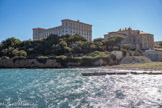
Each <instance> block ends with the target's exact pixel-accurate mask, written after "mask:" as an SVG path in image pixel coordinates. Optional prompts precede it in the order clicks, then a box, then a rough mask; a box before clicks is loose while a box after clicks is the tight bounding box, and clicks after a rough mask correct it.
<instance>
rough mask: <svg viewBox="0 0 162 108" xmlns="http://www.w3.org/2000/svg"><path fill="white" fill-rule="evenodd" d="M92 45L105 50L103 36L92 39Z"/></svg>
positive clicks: (99, 49)
mask: <svg viewBox="0 0 162 108" xmlns="http://www.w3.org/2000/svg"><path fill="white" fill-rule="evenodd" d="M94 45H95V46H96V50H97V51H104V50H105V46H104V39H103V38H97V39H94Z"/></svg>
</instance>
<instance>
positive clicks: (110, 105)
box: [0, 69, 162, 108]
mask: <svg viewBox="0 0 162 108" xmlns="http://www.w3.org/2000/svg"><path fill="white" fill-rule="evenodd" d="M97 70H100V69H97ZM92 71H96V69H0V108H3V107H4V108H5V107H9V108H17V107H18V108H21V107H25V108H46V107H48V108H99V107H100V108H133V107H135V108H136V107H137V108H162V76H161V75H157V76H156V75H154V76H151V75H125V76H119V75H118V76H117V75H113V76H90V77H85V76H82V75H81V73H82V72H92Z"/></svg>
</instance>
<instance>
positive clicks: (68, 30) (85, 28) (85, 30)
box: [33, 19, 92, 41]
mask: <svg viewBox="0 0 162 108" xmlns="http://www.w3.org/2000/svg"><path fill="white" fill-rule="evenodd" d="M50 34H56V35H58V36H62V35H66V34H70V35H75V34H80V35H82V36H83V37H85V38H86V39H88V40H89V41H91V40H92V25H90V24H86V23H83V22H80V21H79V20H77V21H74V20H70V19H64V20H62V25H61V26H57V27H53V28H49V29H44V28H33V40H38V39H44V38H47V37H48V36H49V35H50Z"/></svg>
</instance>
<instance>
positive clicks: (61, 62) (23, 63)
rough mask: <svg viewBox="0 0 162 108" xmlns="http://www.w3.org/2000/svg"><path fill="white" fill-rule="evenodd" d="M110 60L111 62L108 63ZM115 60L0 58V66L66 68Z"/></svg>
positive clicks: (98, 64) (106, 63)
mask: <svg viewBox="0 0 162 108" xmlns="http://www.w3.org/2000/svg"><path fill="white" fill-rule="evenodd" d="M110 62H111V63H110ZM114 63H115V62H114V61H112V60H109V59H108V58H96V59H77V60H76V59H49V58H47V59H46V58H44V59H29V58H16V59H0V68H68V67H80V66H84V67H86V66H88V67H91V66H105V65H108V64H114Z"/></svg>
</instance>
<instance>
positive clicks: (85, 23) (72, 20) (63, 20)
mask: <svg viewBox="0 0 162 108" xmlns="http://www.w3.org/2000/svg"><path fill="white" fill-rule="evenodd" d="M61 21H72V22H75V23H81V24H85V25H88V26H92V25H91V24H87V23H83V22H80V21H79V20H77V21H75V20H71V19H63V20H61Z"/></svg>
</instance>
